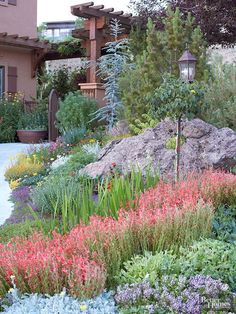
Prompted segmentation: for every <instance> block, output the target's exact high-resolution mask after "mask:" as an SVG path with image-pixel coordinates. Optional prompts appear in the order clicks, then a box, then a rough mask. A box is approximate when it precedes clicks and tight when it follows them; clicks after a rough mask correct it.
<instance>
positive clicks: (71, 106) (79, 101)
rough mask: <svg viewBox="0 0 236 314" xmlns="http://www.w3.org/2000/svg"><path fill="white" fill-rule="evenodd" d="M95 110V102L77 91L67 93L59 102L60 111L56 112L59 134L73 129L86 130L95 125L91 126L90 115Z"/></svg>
mask: <svg viewBox="0 0 236 314" xmlns="http://www.w3.org/2000/svg"><path fill="white" fill-rule="evenodd" d="M96 110H97V104H96V101H95V100H93V99H91V98H87V97H85V96H83V95H81V93H80V92H79V91H77V92H74V93H69V94H68V95H67V96H66V97H65V99H64V100H63V101H61V102H60V109H59V111H58V112H57V115H56V116H57V125H58V127H59V129H60V131H61V132H65V131H68V130H71V129H74V128H85V129H88V128H90V127H93V126H94V125H95V122H94V123H93V124H92V122H90V121H91V119H92V114H94V113H95V112H96Z"/></svg>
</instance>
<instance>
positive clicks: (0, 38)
mask: <svg viewBox="0 0 236 314" xmlns="http://www.w3.org/2000/svg"><path fill="white" fill-rule="evenodd" d="M0 45H4V46H15V47H20V48H25V49H29V50H32V49H50V47H51V45H50V44H49V41H46V40H45V41H39V39H38V38H29V37H28V36H21V37H19V35H18V34H10V35H9V34H7V33H6V32H4V33H0Z"/></svg>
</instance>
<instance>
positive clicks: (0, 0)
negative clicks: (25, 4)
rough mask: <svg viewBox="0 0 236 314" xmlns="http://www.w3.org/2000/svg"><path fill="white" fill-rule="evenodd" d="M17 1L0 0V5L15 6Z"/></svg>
mask: <svg viewBox="0 0 236 314" xmlns="http://www.w3.org/2000/svg"><path fill="white" fill-rule="evenodd" d="M16 1H17V0H0V5H5V6H7V5H8V4H10V5H16Z"/></svg>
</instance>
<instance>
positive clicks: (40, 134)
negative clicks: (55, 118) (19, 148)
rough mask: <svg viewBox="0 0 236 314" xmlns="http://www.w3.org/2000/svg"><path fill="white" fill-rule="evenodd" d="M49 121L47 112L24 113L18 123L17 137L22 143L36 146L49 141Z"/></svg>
mask: <svg viewBox="0 0 236 314" xmlns="http://www.w3.org/2000/svg"><path fill="white" fill-rule="evenodd" d="M47 128H48V119H47V114H46V113H45V112H37V111H35V112H30V113H23V114H22V115H21V117H20V119H19V122H18V130H17V136H18V138H19V140H20V142H22V143H30V144H36V143H40V142H42V141H43V140H45V139H47V136H48V131H47Z"/></svg>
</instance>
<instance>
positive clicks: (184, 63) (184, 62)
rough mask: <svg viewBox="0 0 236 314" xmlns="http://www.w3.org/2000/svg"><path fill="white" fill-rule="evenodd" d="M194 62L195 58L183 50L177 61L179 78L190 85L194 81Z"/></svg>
mask: <svg viewBox="0 0 236 314" xmlns="http://www.w3.org/2000/svg"><path fill="white" fill-rule="evenodd" d="M196 62H197V58H195V57H194V56H193V55H192V54H191V52H190V51H188V50H185V52H184V53H183V55H182V57H181V58H180V59H179V60H178V64H179V70H180V78H181V79H182V80H183V81H184V82H186V83H191V82H193V81H194V78H195V73H196V70H195V68H196Z"/></svg>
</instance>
